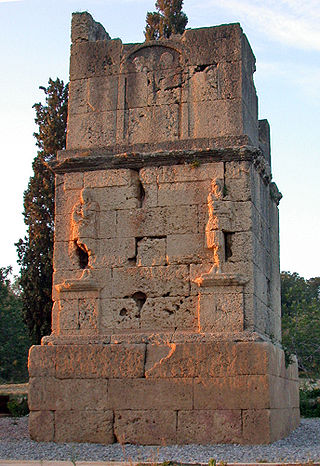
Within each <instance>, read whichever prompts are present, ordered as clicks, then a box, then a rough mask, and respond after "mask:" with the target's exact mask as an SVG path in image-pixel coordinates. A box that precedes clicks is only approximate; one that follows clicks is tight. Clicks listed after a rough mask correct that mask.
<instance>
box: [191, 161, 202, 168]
mask: <svg viewBox="0 0 320 466" xmlns="http://www.w3.org/2000/svg"><path fill="white" fill-rule="evenodd" d="M200 165H201V164H200V162H199V160H197V159H194V160H192V162H190V167H191V168H198V167H200Z"/></svg>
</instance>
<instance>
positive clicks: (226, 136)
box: [29, 13, 299, 444]
mask: <svg viewBox="0 0 320 466" xmlns="http://www.w3.org/2000/svg"><path fill="white" fill-rule="evenodd" d="M254 69H255V59H254V56H253V54H252V51H251V49H250V46H249V44H248V41H247V39H246V37H245V36H244V34H243V32H242V30H241V28H240V26H239V25H238V24H230V25H224V26H217V27H212V28H203V29H199V30H187V31H185V33H184V34H183V35H182V36H172V37H171V38H170V40H164V41H157V42H147V43H144V44H128V45H125V44H122V42H121V40H119V39H116V40H111V39H110V37H109V36H108V34H107V33H106V31H105V30H104V28H103V26H101V25H100V24H99V23H96V22H95V21H94V20H93V18H92V17H91V16H90V15H89V14H88V13H79V14H74V15H73V20H72V50H71V61H70V99H69V115H68V135H67V149H66V150H65V151H61V152H60V153H59V154H58V158H57V161H55V162H54V163H53V169H54V170H55V172H56V215H55V245H54V259H53V262H54V274H53V301H54V306H53V311H52V334H51V335H50V336H48V337H45V338H44V339H43V344H42V346H36V347H33V348H32V349H31V352H30V357H29V371H30V394H29V404H30V409H31V413H30V434H31V436H32V438H34V439H36V440H38V441H51V440H54V441H56V442H66V441H79V442H99V443H112V442H114V441H118V442H130V443H144V444H164V443H167V444H170V443H190V442H191V443H218V442H228V443H256V442H257V443H266V442H271V441H273V440H276V439H278V438H281V437H283V436H284V435H286V434H288V433H289V432H290V430H292V429H293V428H294V427H295V426H296V425H297V424H298V422H299V412H298V406H299V400H298V396H297V394H298V388H297V387H298V381H297V365H296V364H292V365H291V366H290V367H289V368H286V367H285V361H284V353H283V351H282V350H281V349H280V341H281V325H280V315H281V310H280V276H279V243H278V235H279V232H278V209H277V204H278V202H279V200H280V198H281V195H280V193H279V192H278V190H277V187H276V185H275V184H274V183H270V181H271V173H270V140H269V129H268V128H269V127H268V123H267V122H266V120H263V121H260V122H258V118H257V98H256V92H255V88H254V84H253V78H252V76H253V72H254ZM275 342H276V344H275ZM261 420H262V421H261ZM40 429H41V431H40Z"/></svg>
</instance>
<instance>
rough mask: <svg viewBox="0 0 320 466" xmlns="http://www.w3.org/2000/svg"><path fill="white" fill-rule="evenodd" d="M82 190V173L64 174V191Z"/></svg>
mask: <svg viewBox="0 0 320 466" xmlns="http://www.w3.org/2000/svg"><path fill="white" fill-rule="evenodd" d="M82 188H83V173H81V172H76V173H65V175H64V190H65V191H68V190H71V189H82Z"/></svg>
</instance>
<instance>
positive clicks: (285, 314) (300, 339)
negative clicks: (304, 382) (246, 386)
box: [281, 272, 320, 378]
mask: <svg viewBox="0 0 320 466" xmlns="http://www.w3.org/2000/svg"><path fill="white" fill-rule="evenodd" d="M281 306H282V344H283V346H284V348H285V351H286V353H287V354H289V353H293V354H296V355H297V357H298V364H299V371H300V373H301V375H304V376H306V377H309V378H318V377H319V376H320V277H316V278H311V279H310V280H305V279H304V278H302V277H300V276H299V275H298V274H297V273H289V272H282V273H281Z"/></svg>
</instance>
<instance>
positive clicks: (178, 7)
mask: <svg viewBox="0 0 320 466" xmlns="http://www.w3.org/2000/svg"><path fill="white" fill-rule="evenodd" d="M182 4H183V0H157V1H156V5H155V6H156V9H157V10H158V11H154V12H152V13H151V12H148V13H147V17H146V23H147V24H146V28H145V31H144V35H145V38H146V40H159V39H167V38H169V37H170V36H171V34H182V33H183V31H184V30H185V28H186V25H187V23H188V18H187V15H186V14H185V13H184V12H183V11H182Z"/></svg>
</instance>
